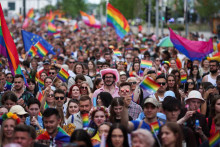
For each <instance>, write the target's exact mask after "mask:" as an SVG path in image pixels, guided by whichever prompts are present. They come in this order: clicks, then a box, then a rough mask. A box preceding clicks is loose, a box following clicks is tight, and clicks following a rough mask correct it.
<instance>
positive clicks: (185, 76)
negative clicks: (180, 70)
mask: <svg viewBox="0 0 220 147" xmlns="http://www.w3.org/2000/svg"><path fill="white" fill-rule="evenodd" d="M180 79H181V83H186V82H187V75H186V74H185V75H181V78H180Z"/></svg>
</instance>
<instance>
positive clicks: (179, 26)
mask: <svg viewBox="0 0 220 147" xmlns="http://www.w3.org/2000/svg"><path fill="white" fill-rule="evenodd" d="M165 27H170V28H171V29H172V30H176V31H184V29H185V27H184V25H183V24H169V25H165Z"/></svg>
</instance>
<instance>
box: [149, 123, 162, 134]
mask: <svg viewBox="0 0 220 147" xmlns="http://www.w3.org/2000/svg"><path fill="white" fill-rule="evenodd" d="M150 126H151V132H152V133H153V134H154V133H156V134H158V133H159V128H160V127H159V124H158V122H157V121H156V122H153V123H151V124H150Z"/></svg>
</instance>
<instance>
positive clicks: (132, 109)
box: [119, 82, 143, 120]
mask: <svg viewBox="0 0 220 147" xmlns="http://www.w3.org/2000/svg"><path fill="white" fill-rule="evenodd" d="M119 95H120V96H121V97H124V103H125V106H126V107H128V115H129V116H131V117H132V119H133V120H135V119H137V118H138V115H139V114H140V113H141V112H142V111H143V110H142V108H141V106H140V105H138V104H136V103H135V102H133V101H132V91H131V84H130V83H128V82H124V83H121V84H120V86H119Z"/></svg>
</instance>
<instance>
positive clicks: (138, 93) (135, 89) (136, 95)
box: [126, 77, 143, 104]
mask: <svg viewBox="0 0 220 147" xmlns="http://www.w3.org/2000/svg"><path fill="white" fill-rule="evenodd" d="M126 82H129V83H130V84H131V91H132V98H133V101H134V102H135V103H137V104H141V103H142V101H143V91H142V89H141V88H140V87H139V86H137V85H138V78H136V77H130V78H128V79H127V81H126Z"/></svg>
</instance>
